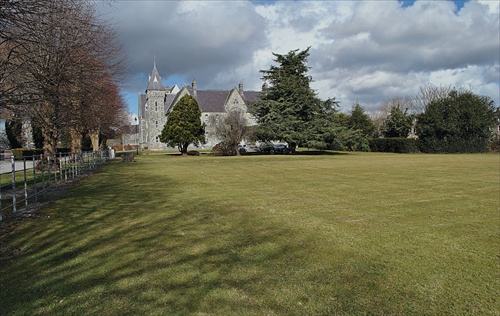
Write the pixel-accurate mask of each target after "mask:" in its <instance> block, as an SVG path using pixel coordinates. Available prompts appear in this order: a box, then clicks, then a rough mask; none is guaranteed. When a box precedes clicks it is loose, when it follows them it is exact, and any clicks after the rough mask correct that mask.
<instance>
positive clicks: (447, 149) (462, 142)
mask: <svg viewBox="0 0 500 316" xmlns="http://www.w3.org/2000/svg"><path fill="white" fill-rule="evenodd" d="M419 149H420V151H421V152H424V153H449V154H460V153H484V152H488V143H487V142H486V141H485V140H484V139H482V138H481V139H479V138H472V139H463V138H452V139H436V138H426V139H421V140H420V141H419Z"/></svg>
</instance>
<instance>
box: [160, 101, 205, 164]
mask: <svg viewBox="0 0 500 316" xmlns="http://www.w3.org/2000/svg"><path fill="white" fill-rule="evenodd" d="M200 116H201V110H200V107H199V106H198V102H196V100H195V99H194V98H193V97H192V96H190V95H185V96H183V97H182V98H181V99H180V100H179V102H178V103H177V104H176V105H175V106H174V108H173V109H172V111H171V112H170V113H169V114H167V123H166V124H165V127H164V128H163V130H162V132H161V135H160V141H161V142H163V143H166V144H167V145H168V146H171V147H177V148H178V149H179V152H180V153H181V154H182V155H183V156H185V155H187V148H188V146H189V144H194V145H195V146H198V145H199V144H204V143H205V124H202V123H201V119H200Z"/></svg>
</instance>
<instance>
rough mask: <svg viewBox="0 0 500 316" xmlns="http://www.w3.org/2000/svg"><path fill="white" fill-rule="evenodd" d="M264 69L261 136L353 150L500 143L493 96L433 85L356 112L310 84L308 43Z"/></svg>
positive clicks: (443, 149)
mask: <svg viewBox="0 0 500 316" xmlns="http://www.w3.org/2000/svg"><path fill="white" fill-rule="evenodd" d="M274 56H275V57H276V58H275V60H274V61H275V62H276V64H277V65H272V66H271V67H270V68H269V69H268V70H261V73H262V74H263V76H262V80H263V81H264V84H263V87H262V96H261V99H260V100H259V101H257V102H255V103H254V104H252V112H253V113H252V114H253V115H254V117H255V118H256V120H257V122H258V124H259V125H258V131H257V133H256V134H255V136H256V139H257V140H263V141H273V140H274V141H276V140H278V141H282V142H286V143H288V145H289V147H290V150H291V152H292V153H293V151H294V150H295V148H296V147H298V146H301V147H308V148H315V149H332V150H348V151H387V152H426V153H471V152H487V151H488V150H492V149H495V148H498V144H499V138H498V135H499V134H498V124H499V120H500V111H499V109H498V108H495V104H494V102H493V100H492V99H491V98H490V97H486V96H479V95H477V94H475V93H473V92H472V91H469V90H466V89H458V90H457V89H452V88H446V87H436V86H432V85H428V86H424V87H421V88H420V92H419V94H418V95H417V96H416V97H415V98H409V97H406V98H399V99H397V98H396V99H393V100H391V101H389V102H387V103H386V104H384V106H383V109H382V110H381V111H379V112H378V113H375V114H374V115H373V114H372V116H371V117H370V115H368V114H367V113H366V112H365V110H364V108H363V107H362V106H361V105H360V104H358V103H356V104H355V105H354V106H353V107H352V110H351V111H350V113H349V114H345V113H340V112H339V111H338V102H337V101H336V100H335V99H329V100H326V101H322V100H320V99H319V98H318V97H317V96H316V93H315V92H314V91H313V90H312V89H311V88H310V85H309V84H310V82H312V78H311V77H310V76H308V75H307V71H308V70H309V68H308V67H307V66H306V62H307V58H308V56H309V49H306V50H304V51H298V50H294V51H291V52H289V53H288V54H286V55H281V54H274Z"/></svg>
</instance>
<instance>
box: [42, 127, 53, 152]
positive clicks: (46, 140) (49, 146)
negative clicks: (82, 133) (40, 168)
mask: <svg viewBox="0 0 500 316" xmlns="http://www.w3.org/2000/svg"><path fill="white" fill-rule="evenodd" d="M42 135H43V149H44V152H45V153H46V154H48V155H55V153H56V142H57V134H56V133H54V131H53V130H52V129H50V128H48V127H43V128H42Z"/></svg>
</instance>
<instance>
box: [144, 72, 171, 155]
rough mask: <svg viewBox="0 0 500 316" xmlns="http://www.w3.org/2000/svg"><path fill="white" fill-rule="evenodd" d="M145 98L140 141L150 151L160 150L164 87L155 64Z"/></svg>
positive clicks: (163, 117)
mask: <svg viewBox="0 0 500 316" xmlns="http://www.w3.org/2000/svg"><path fill="white" fill-rule="evenodd" d="M145 97H146V105H145V106H144V111H143V112H144V113H142V119H141V123H142V125H141V126H140V131H141V133H143V135H141V141H142V142H143V144H147V146H148V148H150V149H154V148H162V144H161V142H160V137H159V136H160V134H161V131H162V130H163V126H164V125H165V87H164V86H163V84H162V82H161V77H160V74H159V73H158V69H156V62H154V63H153V70H152V72H151V75H150V76H149V82H148V87H147V88H146V95H145Z"/></svg>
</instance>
